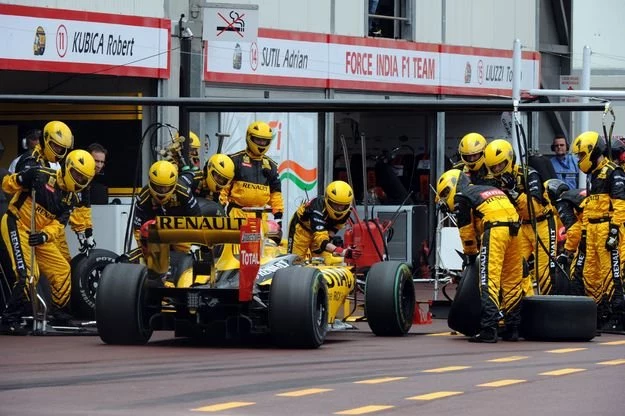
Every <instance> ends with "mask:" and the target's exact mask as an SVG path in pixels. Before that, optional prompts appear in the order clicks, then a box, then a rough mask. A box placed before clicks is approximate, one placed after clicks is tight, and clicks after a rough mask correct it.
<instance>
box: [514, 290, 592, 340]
mask: <svg viewBox="0 0 625 416" xmlns="http://www.w3.org/2000/svg"><path fill="white" fill-rule="evenodd" d="M521 305H522V306H521V336H522V337H523V338H525V339H528V340H536V341H590V340H591V339H593V338H594V337H595V335H596V334H597V304H595V301H594V300H593V299H592V298H590V297H588V296H558V295H536V296H529V297H526V298H523V301H522V303H521Z"/></svg>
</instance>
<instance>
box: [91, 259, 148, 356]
mask: <svg viewBox="0 0 625 416" xmlns="http://www.w3.org/2000/svg"><path fill="white" fill-rule="evenodd" d="M147 274H148V271H147V269H146V267H145V266H143V265H137V264H125V263H118V264H109V265H108V266H106V267H105V268H104V270H103V271H102V276H101V277H100V286H99V288H98V296H97V297H96V321H97V327H98V333H99V335H100V338H101V339H102V341H104V342H105V343H107V344H119V345H140V344H145V343H147V342H148V341H149V339H150V337H151V336H152V329H151V328H150V326H149V320H150V316H149V312H148V311H149V309H148V307H147V306H148V305H147V290H146V279H147Z"/></svg>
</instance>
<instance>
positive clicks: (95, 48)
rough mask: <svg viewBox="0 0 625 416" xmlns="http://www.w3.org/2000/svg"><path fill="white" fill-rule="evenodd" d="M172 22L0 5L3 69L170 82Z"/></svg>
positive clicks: (1, 61)
mask: <svg viewBox="0 0 625 416" xmlns="http://www.w3.org/2000/svg"><path fill="white" fill-rule="evenodd" d="M170 32H171V21H170V20H168V19H157V18H152V17H139V16H122V15H114V14H105V13H93V12H83V11H77V10H61V9H48V8H37V7H26V6H13V5H7V4H0V37H1V38H2V42H0V70H2V69H4V70H23V71H49V72H69V73H94V74H100V75H117V76H127V77H149V78H169V53H170V49H171V38H170Z"/></svg>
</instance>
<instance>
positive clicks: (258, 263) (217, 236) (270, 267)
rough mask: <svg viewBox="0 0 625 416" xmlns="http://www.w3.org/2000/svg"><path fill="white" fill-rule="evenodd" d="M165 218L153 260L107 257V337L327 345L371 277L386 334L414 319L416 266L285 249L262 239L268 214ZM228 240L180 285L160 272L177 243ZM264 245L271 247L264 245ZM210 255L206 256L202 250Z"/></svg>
mask: <svg viewBox="0 0 625 416" xmlns="http://www.w3.org/2000/svg"><path fill="white" fill-rule="evenodd" d="M255 210H256V212H257V218H248V219H240V218H227V217H157V218H156V221H155V223H153V224H151V225H150V226H149V227H148V229H147V231H148V233H147V241H146V244H145V247H144V250H145V251H144V254H145V255H146V256H145V257H146V259H147V266H146V265H138V264H125V263H116V264H110V265H107V266H106V267H105V268H104V270H103V272H102V276H101V278H100V284H99V287H98V295H97V298H96V321H97V328H98V333H99V335H100V337H101V339H102V340H103V341H104V342H105V343H107V344H145V343H147V342H148V341H149V339H150V337H151V336H152V333H153V331H158V330H173V331H174V332H175V335H176V336H180V337H215V336H226V337H245V336H249V335H269V336H270V337H271V338H272V339H273V341H274V342H275V343H276V344H277V345H280V346H287V347H297V348H317V347H319V346H320V345H321V344H323V342H324V341H325V338H326V334H327V331H328V324H330V323H333V322H334V320H335V319H336V318H337V315H339V313H340V312H341V307H342V306H343V305H344V303H345V299H346V298H347V297H348V295H349V294H350V293H353V291H354V290H355V289H356V286H357V284H356V281H357V279H358V280H359V281H364V282H365V284H364V292H365V296H364V298H365V314H366V317H367V320H368V323H369V326H370V327H371V329H372V331H373V332H374V333H375V334H376V335H384V336H399V335H403V334H405V333H406V332H408V330H409V329H410V327H411V326H412V317H413V313H414V306H415V293H414V287H413V282H412V275H411V272H410V269H409V267H408V266H407V265H406V264H404V263H401V262H391V261H386V262H380V263H376V264H374V265H372V266H371V267H370V268H369V270H368V272H367V273H366V275H358V274H355V273H354V272H353V270H352V267H351V266H346V265H344V264H341V265H326V264H323V263H322V262H319V261H310V262H305V261H302V260H301V259H300V258H299V257H298V256H295V255H288V254H286V255H281V254H279V250H277V248H276V247H275V246H273V247H272V245H271V243H269V242H268V241H265V240H264V239H262V238H261V235H262V231H261V219H260V218H259V215H258V213H259V212H260V213H262V209H260V208H259V209H255ZM179 242H187V243H188V242H191V243H195V244H200V245H203V246H204V247H212V246H215V245H224V246H223V250H222V253H221V255H220V256H219V258H218V259H217V260H215V259H213V258H212V251H211V250H204V251H203V253H204V255H203V256H196V258H195V260H194V264H193V268H192V272H190V273H186V274H185V273H183V275H182V276H181V277H180V279H179V280H178V282H176V287H175V288H170V287H164V286H163V285H162V284H160V279H161V277H162V276H164V275H165V274H166V272H167V270H168V268H169V262H170V260H169V253H170V251H169V244H174V243H179ZM263 246H264V247H263ZM200 257H201V258H200Z"/></svg>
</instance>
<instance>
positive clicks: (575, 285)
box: [554, 189, 586, 295]
mask: <svg viewBox="0 0 625 416" xmlns="http://www.w3.org/2000/svg"><path fill="white" fill-rule="evenodd" d="M585 199H586V190H585V189H570V190H568V191H565V192H563V193H562V194H561V195H560V198H558V200H557V201H555V204H554V208H555V209H556V212H557V213H558V217H559V218H560V221H561V222H562V225H563V226H564V229H565V230H566V241H565V242H564V253H565V255H566V256H570V257H569V259H570V260H569V261H570V267H569V268H568V270H566V271H567V272H568V273H569V282H570V283H569V293H568V294H571V295H583V294H584V281H583V270H582V266H583V263H580V264H579V266H577V263H578V262H579V260H580V259H579V252H578V248H579V247H580V241H581V239H582V220H583V216H584V203H585V202H584V201H585ZM582 258H583V257H582ZM562 265H563V266H567V265H569V263H568V262H564V263H562Z"/></svg>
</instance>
